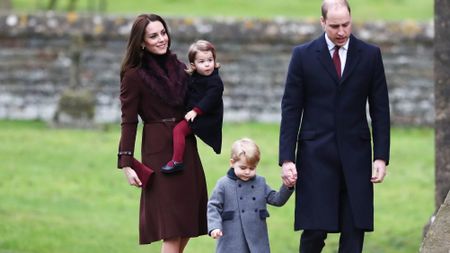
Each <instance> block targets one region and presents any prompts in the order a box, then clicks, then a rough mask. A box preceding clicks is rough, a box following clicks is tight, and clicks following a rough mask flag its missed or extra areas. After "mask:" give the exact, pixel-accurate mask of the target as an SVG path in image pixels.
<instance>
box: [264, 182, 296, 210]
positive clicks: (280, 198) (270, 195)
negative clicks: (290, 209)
mask: <svg viewBox="0 0 450 253" xmlns="http://www.w3.org/2000/svg"><path fill="white" fill-rule="evenodd" d="M293 192H294V189H289V188H288V187H286V186H285V185H284V184H283V185H281V187H280V190H279V191H278V192H277V191H274V190H272V188H270V186H269V185H268V184H266V201H267V204H269V205H273V206H282V205H284V204H285V203H286V202H287V201H288V200H289V197H291V195H292V193H293Z"/></svg>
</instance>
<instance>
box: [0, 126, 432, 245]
mask: <svg viewBox="0 0 450 253" xmlns="http://www.w3.org/2000/svg"><path fill="white" fill-rule="evenodd" d="M223 131H224V137H225V140H224V144H223V145H224V152H223V154H221V155H220V156H217V155H214V154H213V152H212V151H211V150H210V149H209V148H208V147H207V146H205V145H204V144H203V143H201V142H199V150H200V155H201V157H202V162H203V164H204V168H205V172H206V176H207V181H208V189H209V192H210V191H211V190H212V188H213V187H214V184H215V182H216V180H217V179H218V178H219V177H221V176H223V175H224V174H225V172H226V170H227V168H228V159H229V158H228V156H229V151H228V150H229V147H230V145H231V143H232V142H233V141H234V140H235V139H237V138H240V137H243V136H247V137H250V138H253V139H255V140H256V141H257V143H258V144H259V145H260V147H261V150H262V160H261V163H260V165H259V168H258V173H259V174H261V175H263V176H265V177H266V178H267V181H268V182H269V184H270V185H271V186H272V187H273V188H278V186H279V185H280V183H281V181H280V169H279V167H278V166H277V152H278V151H277V149H278V125H276V124H257V123H248V124H226V125H225V126H224V130H223ZM433 136H434V134H433V131H432V129H404V128H395V129H393V133H392V152H391V153H392V154H391V157H392V158H391V164H390V166H389V175H388V177H387V178H386V181H385V182H384V183H383V184H380V185H376V187H375V195H376V201H375V218H376V219H375V232H373V233H370V234H368V235H367V236H366V240H365V248H364V252H368V253H391V252H396V253H410V252H417V251H418V248H419V245H420V242H421V234H422V227H423V225H424V224H425V223H426V222H427V219H428V217H429V216H430V215H431V213H432V212H433V206H434V203H433V194H434V180H433V177H434V144H433V143H434V140H433ZM118 138H119V128H118V127H116V126H108V127H105V128H104V129H103V130H67V129H50V128H47V127H46V126H45V124H44V123H40V122H21V121H0V143H1V145H0V161H1V165H0V252H8V253H54V252H64V253H75V252H76V253H84V252H96V253H103V252H104V253H113V252H121V253H126V252H159V247H160V244H159V243H155V244H151V245H147V246H139V245H138V244H137V241H138V231H137V222H138V199H139V190H138V189H136V188H133V187H130V186H128V184H127V183H126V181H125V178H124V176H123V174H122V172H121V171H120V170H117V169H115V167H116V155H115V154H116V152H117V142H118ZM293 204H294V198H291V199H290V200H289V202H288V203H287V204H286V205H285V206H283V207H281V208H274V207H270V209H269V211H270V212H271V217H270V218H269V219H268V223H269V234H270V241H271V248H272V251H273V252H296V250H297V248H298V241H299V235H300V233H299V232H294V231H293V229H292V228H293V209H294V207H293ZM214 243H215V242H214V240H212V239H210V238H208V237H207V236H202V237H200V238H195V239H192V240H191V242H190V243H189V245H188V247H187V249H186V251H185V252H186V253H203V252H214ZM336 246H337V235H331V236H329V239H328V240H327V246H326V248H325V251H324V252H326V253H331V252H336V251H335V248H336Z"/></svg>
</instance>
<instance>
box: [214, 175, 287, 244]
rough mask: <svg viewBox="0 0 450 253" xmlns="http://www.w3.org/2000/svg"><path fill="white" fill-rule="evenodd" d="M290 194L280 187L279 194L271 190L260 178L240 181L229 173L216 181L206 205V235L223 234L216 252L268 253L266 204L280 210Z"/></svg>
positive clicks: (262, 178) (284, 187) (267, 214)
mask: <svg viewBox="0 0 450 253" xmlns="http://www.w3.org/2000/svg"><path fill="white" fill-rule="evenodd" d="M292 192H293V189H292V190H290V189H288V188H287V187H286V186H284V185H282V186H281V188H280V191H279V192H276V191H274V190H272V189H271V188H270V186H268V185H267V184H266V180H265V178H264V177H261V176H255V177H254V178H253V179H251V180H249V181H242V180H240V179H239V178H237V177H236V175H235V174H234V171H233V169H230V170H229V171H228V174H227V176H225V177H222V178H220V179H219V180H218V181H217V184H216V187H215V188H214V191H213V193H212V195H211V198H210V200H209V202H208V232H209V233H210V232H211V231H212V230H214V229H220V230H222V232H223V236H222V237H221V238H219V239H218V242H217V248H216V252H217V253H230V252H239V253H245V252H255V253H264V252H270V247H269V238H268V233H267V224H266V218H267V217H269V213H268V211H267V209H266V204H270V205H274V206H282V205H284V203H286V201H287V200H288V199H289V197H290V196H291V194H292Z"/></svg>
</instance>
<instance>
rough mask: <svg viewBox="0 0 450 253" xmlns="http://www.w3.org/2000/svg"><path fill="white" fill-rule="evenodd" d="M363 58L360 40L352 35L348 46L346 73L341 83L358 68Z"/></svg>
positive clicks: (343, 74)
mask: <svg viewBox="0 0 450 253" xmlns="http://www.w3.org/2000/svg"><path fill="white" fill-rule="evenodd" d="M360 58H361V49H360V48H359V47H358V40H357V39H356V38H355V37H354V36H353V35H350V41H349V44H348V52H347V61H346V63H345V68H344V73H342V78H341V80H340V82H339V83H344V82H345V80H346V79H347V78H348V77H349V76H350V75H351V73H352V71H353V70H354V69H355V66H357V64H358V62H359V60H360Z"/></svg>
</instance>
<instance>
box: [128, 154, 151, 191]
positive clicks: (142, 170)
mask: <svg viewBox="0 0 450 253" xmlns="http://www.w3.org/2000/svg"><path fill="white" fill-rule="evenodd" d="M131 168H132V169H133V170H134V171H135V172H136V174H137V176H138V178H139V180H141V182H142V188H145V187H147V185H149V181H150V178H151V175H152V174H153V173H154V171H153V170H152V169H151V168H150V167H148V166H146V165H145V164H143V163H141V162H139V161H138V160H136V158H133V164H132V165H131Z"/></svg>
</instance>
